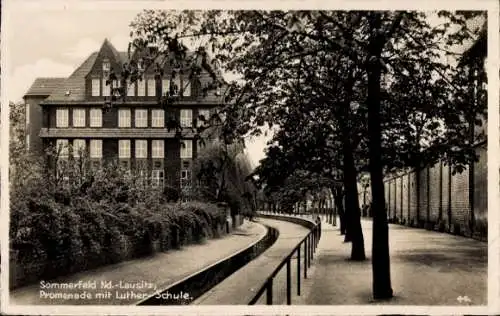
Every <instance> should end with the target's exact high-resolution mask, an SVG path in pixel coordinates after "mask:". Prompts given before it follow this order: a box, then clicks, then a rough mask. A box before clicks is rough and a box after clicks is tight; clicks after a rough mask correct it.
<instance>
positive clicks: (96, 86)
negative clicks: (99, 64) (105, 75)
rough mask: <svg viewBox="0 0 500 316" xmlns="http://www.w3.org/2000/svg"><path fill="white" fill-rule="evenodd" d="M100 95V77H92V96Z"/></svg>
mask: <svg viewBox="0 0 500 316" xmlns="http://www.w3.org/2000/svg"><path fill="white" fill-rule="evenodd" d="M100 95H101V79H97V78H96V79H92V96H93V97H98V96H100Z"/></svg>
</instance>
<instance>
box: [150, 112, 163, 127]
mask: <svg viewBox="0 0 500 316" xmlns="http://www.w3.org/2000/svg"><path fill="white" fill-rule="evenodd" d="M164 125H165V111H164V110H152V111H151V126H152V127H163V126H164Z"/></svg>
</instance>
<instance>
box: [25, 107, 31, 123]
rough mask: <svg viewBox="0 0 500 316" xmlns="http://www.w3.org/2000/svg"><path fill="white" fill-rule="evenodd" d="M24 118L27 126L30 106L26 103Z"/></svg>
mask: <svg viewBox="0 0 500 316" xmlns="http://www.w3.org/2000/svg"><path fill="white" fill-rule="evenodd" d="M24 115H25V118H26V125H29V123H30V105H29V104H27V103H26V112H25V114H24Z"/></svg>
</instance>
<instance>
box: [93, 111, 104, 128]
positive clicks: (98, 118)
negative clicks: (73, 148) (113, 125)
mask: <svg viewBox="0 0 500 316" xmlns="http://www.w3.org/2000/svg"><path fill="white" fill-rule="evenodd" d="M90 127H102V109H90Z"/></svg>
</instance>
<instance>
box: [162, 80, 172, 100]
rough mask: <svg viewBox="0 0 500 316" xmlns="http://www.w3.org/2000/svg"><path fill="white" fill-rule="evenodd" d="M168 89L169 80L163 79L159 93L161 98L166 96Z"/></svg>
mask: <svg viewBox="0 0 500 316" xmlns="http://www.w3.org/2000/svg"><path fill="white" fill-rule="evenodd" d="M169 89H170V80H168V79H163V80H162V81H161V93H162V95H163V96H167V95H168V90H169Z"/></svg>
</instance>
